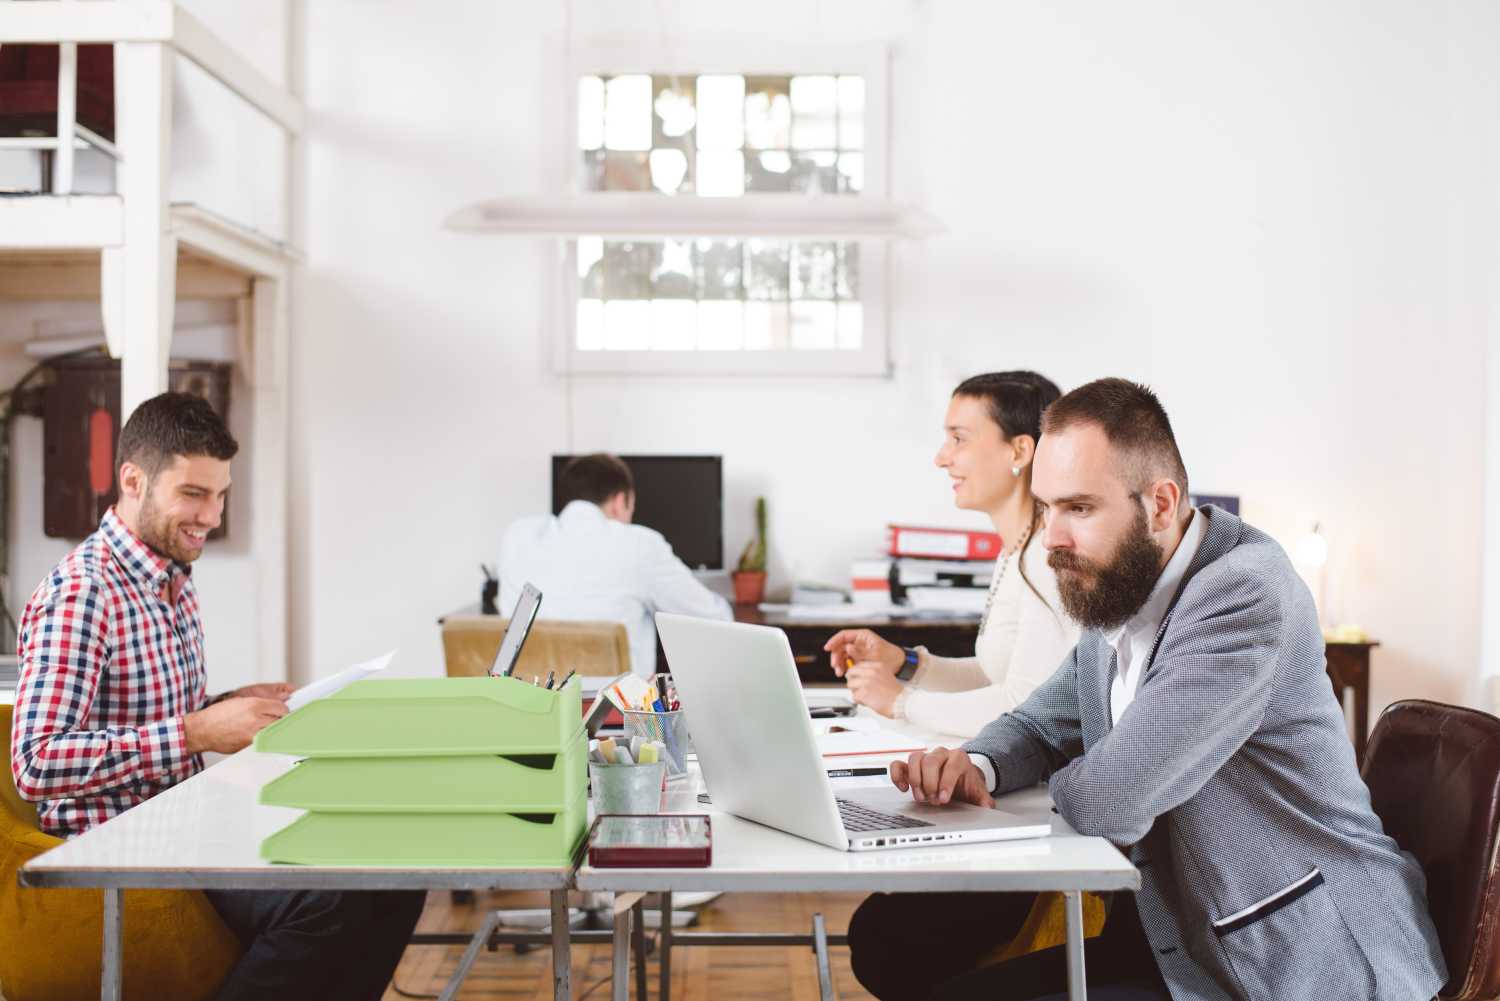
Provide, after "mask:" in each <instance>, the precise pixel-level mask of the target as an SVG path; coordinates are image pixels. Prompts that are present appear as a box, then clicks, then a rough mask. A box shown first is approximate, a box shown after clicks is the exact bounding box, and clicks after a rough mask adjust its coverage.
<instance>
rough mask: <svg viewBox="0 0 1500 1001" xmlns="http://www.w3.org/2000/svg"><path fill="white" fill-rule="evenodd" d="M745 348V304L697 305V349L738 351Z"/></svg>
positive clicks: (702, 303) (703, 303)
mask: <svg viewBox="0 0 1500 1001" xmlns="http://www.w3.org/2000/svg"><path fill="white" fill-rule="evenodd" d="M744 346H745V304H744V303H741V302H722V301H721V302H700V303H698V347H699V349H700V350H703V351H738V350H740V349H741V348H743V347H744Z"/></svg>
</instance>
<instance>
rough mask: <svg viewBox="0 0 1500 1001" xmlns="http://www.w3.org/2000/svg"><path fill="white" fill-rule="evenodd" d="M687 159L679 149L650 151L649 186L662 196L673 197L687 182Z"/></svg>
mask: <svg viewBox="0 0 1500 1001" xmlns="http://www.w3.org/2000/svg"><path fill="white" fill-rule="evenodd" d="M687 172H688V158H687V154H686V153H684V152H683V151H682V150H680V149H654V150H652V151H651V186H652V187H654V188H655V189H656V190H657V191H660V192H661V193H662V194H664V195H675V194H677V192H678V191H680V190H682V184H683V182H684V181H685V180H687Z"/></svg>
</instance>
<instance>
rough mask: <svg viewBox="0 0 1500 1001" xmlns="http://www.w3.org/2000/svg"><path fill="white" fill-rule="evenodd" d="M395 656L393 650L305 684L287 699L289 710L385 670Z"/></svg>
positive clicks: (299, 707) (296, 708) (291, 710)
mask: <svg viewBox="0 0 1500 1001" xmlns="http://www.w3.org/2000/svg"><path fill="white" fill-rule="evenodd" d="M395 656H396V651H394V650H391V651H390V652H388V653H385V654H382V655H381V656H379V657H376V658H375V659H374V660H367V661H365V662H364V663H363V664H355V665H354V666H353V667H351V668H349V669H348V670H347V671H340V672H339V673H338V674H335V675H334V676H333V677H331V678H324V679H323V680H322V681H314V682H312V683H310V684H306V685H303V686H302V687H301V688H299V689H297V690H296V691H295V692H293V693H292V697H291V698H289V699H287V700H286V708H287V711H288V712H295V711H296V710H298V709H301V708H302V707H303V706H305V705H307V704H308V703H309V702H312V701H313V700H315V699H321V698H326V697H327V696H329V695H332V694H333V693H334V692H337V691H341V690H342V689H345V688H348V687H349V686H350V685H352V684H354V683H355V682H356V681H362V680H364V679H365V678H368V677H369V676H370V675H372V674H374V673H375V672H377V671H384V670H385V669H386V668H387V667H389V666H390V663H391V661H392V660H393V659H395Z"/></svg>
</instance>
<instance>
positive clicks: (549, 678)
mask: <svg viewBox="0 0 1500 1001" xmlns="http://www.w3.org/2000/svg"><path fill="white" fill-rule="evenodd" d="M555 677H557V672H556V671H548V672H547V683H546V684H544V685H543V686H542V687H543V688H545V689H547V691H549V692H550V691H551V690H552V679H553V678H555Z"/></svg>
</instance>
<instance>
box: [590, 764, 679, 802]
mask: <svg viewBox="0 0 1500 1001" xmlns="http://www.w3.org/2000/svg"><path fill="white" fill-rule="evenodd" d="M589 781H590V782H591V783H592V784H593V787H594V812H595V813H596V814H604V813H660V812H661V789H662V783H664V782H665V781H666V763H665V762H661V761H656V762H653V763H651V764H649V765H601V764H600V763H599V762H597V761H590V762H589Z"/></svg>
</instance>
